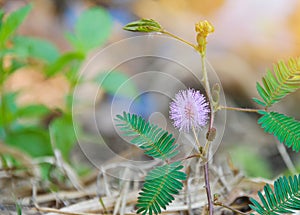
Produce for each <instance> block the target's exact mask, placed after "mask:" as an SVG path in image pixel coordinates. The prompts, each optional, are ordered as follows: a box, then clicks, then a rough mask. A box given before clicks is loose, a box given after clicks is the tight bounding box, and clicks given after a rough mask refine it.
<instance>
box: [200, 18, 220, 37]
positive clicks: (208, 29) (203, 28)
mask: <svg viewBox="0 0 300 215" xmlns="http://www.w3.org/2000/svg"><path fill="white" fill-rule="evenodd" d="M195 30H196V32H197V33H199V34H200V35H201V36H203V37H207V35H208V34H210V33H213V32H214V31H215V28H214V26H213V25H212V24H211V23H210V22H209V21H207V20H204V21H200V22H198V23H196V25H195Z"/></svg>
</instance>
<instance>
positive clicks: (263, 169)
mask: <svg viewBox="0 0 300 215" xmlns="http://www.w3.org/2000/svg"><path fill="white" fill-rule="evenodd" d="M229 151H230V157H231V158H232V160H233V163H234V164H235V165H237V167H238V168H240V169H242V170H243V171H244V173H245V174H246V175H247V176H250V177H263V178H271V177H272V169H271V167H270V165H269V164H268V161H267V160H266V159H265V158H264V157H263V155H259V153H258V152H257V149H254V148H253V147H251V146H246V145H244V146H241V145H239V146H236V147H232V148H231V149H229Z"/></svg>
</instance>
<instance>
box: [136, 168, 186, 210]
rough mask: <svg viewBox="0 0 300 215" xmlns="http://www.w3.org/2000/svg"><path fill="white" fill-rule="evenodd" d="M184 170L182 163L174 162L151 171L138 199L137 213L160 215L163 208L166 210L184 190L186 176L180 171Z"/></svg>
mask: <svg viewBox="0 0 300 215" xmlns="http://www.w3.org/2000/svg"><path fill="white" fill-rule="evenodd" d="M182 168H183V166H182V165H181V163H180V162H174V163H172V164H167V165H164V166H159V167H156V168H155V169H153V170H151V171H150V172H149V173H148V175H147V176H146V181H145V183H144V186H143V188H142V192H140V196H139V197H138V203H137V205H136V206H137V207H138V210H137V213H142V214H143V215H144V214H147V213H149V214H159V213H161V208H163V209H166V206H167V205H169V203H171V202H172V201H173V200H174V197H173V195H175V194H178V193H179V191H180V190H181V189H182V187H183V184H182V182H181V181H182V180H186V174H185V173H184V172H181V171H179V170H181V169H182Z"/></svg>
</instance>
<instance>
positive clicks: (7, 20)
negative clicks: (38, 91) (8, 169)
mask: <svg viewBox="0 0 300 215" xmlns="http://www.w3.org/2000/svg"><path fill="white" fill-rule="evenodd" d="M31 8H32V5H27V6H25V7H22V8H20V9H18V10H16V11H14V12H12V13H11V14H9V15H4V11H2V10H1V11H0V18H1V20H0V49H1V50H0V139H1V140H2V141H3V142H4V143H5V144H7V145H9V146H11V147H15V148H17V149H19V150H21V151H24V152H25V153H27V154H28V155H30V156H31V157H32V158H38V157H42V156H54V150H59V151H60V153H61V154H62V157H63V159H64V160H65V161H66V162H69V163H70V152H71V150H72V149H73V147H74V144H75V143H76V134H75V130H74V125H73V118H72V104H73V100H72V99H73V98H72V94H73V91H74V89H75V87H76V84H77V83H78V80H79V68H80V67H81V64H82V63H83V61H84V60H85V59H86V57H87V55H88V53H89V51H91V50H92V49H94V48H97V47H99V46H100V45H103V44H104V43H105V42H106V41H107V40H108V38H109V36H110V33H111V28H112V20H111V17H110V15H109V13H108V12H107V11H106V10H105V9H103V8H100V7H95V8H91V9H88V10H86V11H85V12H83V13H82V14H81V15H80V17H79V18H78V21H77V23H76V24H75V29H74V32H72V33H70V32H69V33H67V38H68V40H69V42H70V44H71V45H72V46H73V47H74V50H71V51H69V52H67V53H60V51H59V50H58V49H57V47H56V46H55V45H54V44H52V43H51V42H49V41H46V40H43V39H38V38H33V37H29V36H20V35H17V34H16V33H15V32H16V31H17V29H18V27H19V26H20V25H21V24H22V22H23V21H24V19H25V18H26V17H27V15H28V13H29V12H30V10H31ZM29 67H30V68H34V69H35V70H37V71H39V72H40V73H42V75H43V76H45V80H46V79H47V78H48V80H51V78H52V77H56V76H57V75H62V76H64V77H66V80H68V81H69V88H70V89H69V90H68V92H69V93H68V94H67V95H64V96H65V104H64V105H63V107H64V108H60V109H59V110H57V109H51V108H50V107H48V106H46V105H43V104H39V103H36V104H35V103H33V104H28V105H22V104H19V103H18V97H19V95H20V93H21V91H16V92H11V91H9V90H7V89H6V87H5V83H6V81H7V80H8V79H9V78H10V76H11V75H12V74H13V73H14V72H15V71H17V70H18V69H19V68H29ZM43 76H42V77H43ZM109 77H110V80H109V83H108V84H106V85H105V86H108V85H109V86H110V83H113V82H114V80H117V83H118V84H120V81H123V80H124V81H125V80H126V79H127V77H125V76H124V75H122V74H121V73H114V74H113V75H111V76H109ZM95 83H97V81H95ZM104 90H107V91H108V92H112V91H113V92H114V89H113V88H111V87H104ZM132 91H133V89H129V91H128V93H129V94H130V93H132ZM44 96H47V95H44ZM77 129H79V130H80V128H77ZM0 158H1V164H2V165H5V164H9V165H17V164H18V162H17V160H18V158H12V157H11V156H9V155H7V154H2V153H0ZM12 159H13V160H15V162H11V160H12ZM49 165H50V164H47V163H43V164H41V175H42V177H43V178H49V175H50V173H49V171H51V169H52V168H50V166H51V165H50V166H49ZM76 170H78V172H79V173H83V172H86V168H85V167H82V168H77V169H76Z"/></svg>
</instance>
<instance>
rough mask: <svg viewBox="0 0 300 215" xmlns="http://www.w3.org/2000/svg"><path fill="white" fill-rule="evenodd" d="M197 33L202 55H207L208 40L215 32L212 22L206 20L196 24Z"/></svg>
mask: <svg viewBox="0 0 300 215" xmlns="http://www.w3.org/2000/svg"><path fill="white" fill-rule="evenodd" d="M195 31H196V32H197V33H198V34H197V43H198V50H199V52H200V53H201V55H205V51H206V44H207V41H206V38H207V36H208V35H209V34H210V33H213V32H214V31H215V28H214V26H213V25H212V24H211V23H210V22H208V21H207V20H204V21H200V22H198V23H196V25H195Z"/></svg>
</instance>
